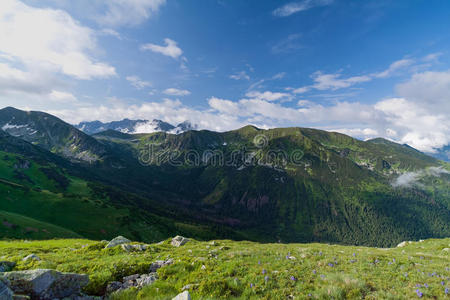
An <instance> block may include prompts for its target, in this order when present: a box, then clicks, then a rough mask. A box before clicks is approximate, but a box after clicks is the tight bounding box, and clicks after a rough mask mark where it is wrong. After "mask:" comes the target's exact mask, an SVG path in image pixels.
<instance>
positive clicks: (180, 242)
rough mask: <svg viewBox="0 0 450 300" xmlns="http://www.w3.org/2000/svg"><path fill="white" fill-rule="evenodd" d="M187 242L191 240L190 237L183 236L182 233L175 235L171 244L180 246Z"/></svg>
mask: <svg viewBox="0 0 450 300" xmlns="http://www.w3.org/2000/svg"><path fill="white" fill-rule="evenodd" d="M187 242H189V239H188V238H185V237H182V236H181V235H177V236H176V237H174V238H173V239H172V242H171V244H172V246H175V247H180V246H183V245H184V244H186V243H187Z"/></svg>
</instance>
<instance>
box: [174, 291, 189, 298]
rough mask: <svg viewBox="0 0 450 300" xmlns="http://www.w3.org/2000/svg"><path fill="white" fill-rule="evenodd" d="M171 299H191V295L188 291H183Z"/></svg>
mask: <svg viewBox="0 0 450 300" xmlns="http://www.w3.org/2000/svg"><path fill="white" fill-rule="evenodd" d="M172 300H191V295H190V294H189V292H188V291H184V292H182V293H181V294H178V295H176V296H175V297H173V298H172Z"/></svg>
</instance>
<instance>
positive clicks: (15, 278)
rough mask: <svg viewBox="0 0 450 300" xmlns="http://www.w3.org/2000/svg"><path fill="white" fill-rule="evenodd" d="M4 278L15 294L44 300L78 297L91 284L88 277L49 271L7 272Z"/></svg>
mask: <svg viewBox="0 0 450 300" xmlns="http://www.w3.org/2000/svg"><path fill="white" fill-rule="evenodd" d="M3 276H4V277H5V278H6V279H7V280H9V282H10V288H11V290H12V291H13V292H14V293H16V294H25V295H30V296H31V297H32V298H36V299H43V300H47V299H55V298H64V297H69V296H72V295H78V294H80V290H81V288H83V287H84V286H86V285H87V284H88V283H89V277H88V276H87V275H81V274H75V273H61V272H58V271H55V270H47V269H36V270H27V271H15V272H6V273H3Z"/></svg>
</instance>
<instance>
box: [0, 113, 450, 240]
mask: <svg viewBox="0 0 450 300" xmlns="http://www.w3.org/2000/svg"><path fill="white" fill-rule="evenodd" d="M10 111H11V112H12V115H10V116H8V115H7V113H6V112H4V111H3V117H2V119H5V120H7V121H6V123H5V124H10V126H12V125H16V126H23V125H24V124H33V122H35V123H36V121H33V120H35V116H36V115H38V116H47V115H46V114H43V115H40V114H39V113H30V114H28V113H25V112H20V111H19V113H18V112H16V110H10ZM16 114H18V115H23V114H25V116H27V115H30V119H28V120H27V119H26V118H23V121H21V122H16V123H14V121H13V120H15V119H14V118H13V117H14V116H15V115H16ZM5 115H6V117H5ZM38 119H39V118H38ZM55 119H56V118H54V119H53V118H50V117H48V116H47V119H45V118H40V119H39V120H40V121H39V122H40V123H39V124H41V125H40V126H41V127H42V128H49V130H47V131H43V132H42V133H41V132H39V135H38V136H40V137H42V141H41V139H35V140H33V139H31V137H30V136H33V135H30V134H25V133H23V132H22V131H21V134H18V133H16V132H11V133H15V134H16V137H13V136H11V135H9V134H7V135H6V136H5V137H6V138H5V139H4V140H2V143H0V149H4V150H2V151H3V152H4V153H3V154H2V155H3V160H1V157H0V161H3V169H4V170H8V172H9V173H5V174H9V175H8V176H4V177H5V178H3V179H4V180H6V181H7V183H5V182H4V183H2V182H0V192H2V193H3V195H5V196H7V197H9V199H10V200H9V201H7V202H5V203H3V204H0V210H3V211H6V212H10V213H15V214H20V215H23V216H24V217H29V218H32V219H35V220H36V221H40V222H46V223H51V224H53V225H55V226H59V227H62V228H64V229H67V230H70V231H73V232H75V233H76V234H80V235H82V236H84V237H88V238H110V237H111V235H112V234H114V233H117V232H118V231H120V230H121V229H123V228H125V229H124V230H126V231H123V232H124V234H125V233H126V234H128V235H129V236H130V237H131V238H133V239H137V240H141V241H155V240H157V239H161V238H163V237H165V236H168V235H169V234H171V235H174V234H178V233H182V234H186V235H189V236H192V237H196V238H201V239H202V238H212V237H222V238H232V239H247V240H255V241H264V242H273V241H282V242H311V241H320V242H337V243H344V244H357V245H376V246H391V245H394V244H397V243H398V242H400V241H402V240H414V239H416V240H417V239H421V238H428V237H446V236H450V195H449V191H450V167H449V165H448V164H447V163H445V162H443V161H439V160H437V159H435V158H432V157H430V156H427V155H425V154H423V153H421V152H419V151H417V150H415V149H413V148H411V147H409V146H406V145H399V144H396V143H392V142H390V141H387V140H384V139H374V140H371V141H366V142H363V141H359V140H356V139H353V138H351V137H349V136H346V135H343V134H339V133H333V132H326V131H321V130H315V129H308V128H277V129H271V130H262V129H258V128H255V127H252V126H246V127H244V128H241V129H239V130H234V131H229V132H223V133H218V132H212V131H206V130H202V131H195V130H191V131H187V132H184V133H181V134H178V135H174V134H169V133H166V132H156V133H151V134H126V133H122V132H118V131H114V130H108V131H105V132H100V133H97V134H95V135H93V136H87V135H86V134H84V133H82V132H80V131H78V130H77V129H75V128H73V127H72V128H70V125H68V124H67V126H69V127H68V128H69V129H70V130H68V131H65V130H55V128H59V126H63V125H64V126H63V127H64V128H66V123H60V122H62V121H60V120H59V121H60V122H59V121H58V122H56V121H55ZM46 120H50V122H48V123H47V122H46ZM56 120H58V119H56ZM51 124H55V125H54V126H51ZM61 124H62V125H61ZM3 126H5V125H3ZM21 128H24V127H21ZM33 128H37V126H34V127H33ZM6 129H7V130H8V129H10V128H6ZM24 130H25V129H24ZM66 132H69V133H70V134H72V135H73V136H78V137H80V138H79V139H78V140H79V141H83V142H82V143H81V144H80V147H85V148H83V149H85V150H84V151H88V152H89V153H98V152H97V149H101V150H102V152H101V156H100V155H98V157H99V159H97V160H95V161H91V162H90V163H89V164H86V163H85V162H83V161H82V160H76V159H73V156H67V155H65V152H64V151H59V150H58V149H60V148H58V147H61V144H62V145H67V144H65V143H61V141H65V138H64V137H67V133H66ZM59 133H60V135H59ZM36 134H37V133H36ZM4 135H5V134H4ZM69 136H70V135H69ZM26 140H29V141H30V140H31V141H32V142H33V143H35V145H32V144H30V143H27V142H26ZM19 141H21V143H24V145H26V146H25V147H28V148H30V147H31V148H32V151H31V152H32V153H35V152H39V151H40V152H42V155H46V156H47V157H48V156H52V157H53V158H52V160H53V162H52V165H50V166H48V167H45V164H44V166H41V165H42V164H43V163H42V161H45V160H46V159H44V158H42V159H40V160H39V159H38V158H36V155H35V154H32V153H31V154H30V153H27V152H18V153H16V151H17V150H16V148H13V147H12V146H11V145H10V144H15V143H19ZM69 145H70V143H69ZM81 145H82V146H81ZM91 146H92V147H93V148H92V149H91V148H90V147H91ZM48 150H51V151H52V152H50V151H48ZM17 154H19V155H17ZM33 155H34V156H33ZM5 157H8V159H6V158H5ZM39 157H40V156H39ZM55 158H57V159H59V160H61V162H59V161H58V162H56V161H55ZM23 160H26V161H29V164H31V165H32V166H35V169H37V170H38V171H36V172H32V171H22V172H20V173H22V174H25V175H26V176H22V175H20V174H19V175H17V174H16V171H17V170H16V169H15V167H14V166H15V165H17V164H19V161H23ZM64 164H66V165H64ZM67 164H70V166H69V167H68V166H67ZM41 168H44V169H50V170H54V171H55V172H52V173H55V174H58V175H55V174H53V175H48V174H50V171H39V170H40V169H41ZM48 176H53V177H54V178H58V179H56V181H55V179H51V177H50V179H49V177H48ZM41 177H43V178H47V179H49V180H50V181H51V182H52V184H53V186H52V185H44V188H43V187H41V185H43V183H40V182H42V181H40V180H41V179H39V180H37V179H35V178H41ZM62 177H64V178H66V179H62ZM58 180H59V181H60V183H55V182H57V181H58ZM55 184H59V186H54V185H55ZM19 186H26V187H27V188H28V189H30V190H31V191H33V192H32V193H38V194H36V195H35V196H34V197H27V196H25V195H26V194H25V192H23V191H22V190H21V188H20V187H19ZM80 186H82V187H83V188H80ZM43 190H48V191H51V192H52V193H53V194H54V195H53V196H52V197H54V199H55V200H56V199H59V200H58V202H57V203H58V205H61V208H62V207H64V205H69V206H70V207H72V208H71V209H69V210H67V209H66V210H65V211H67V212H68V213H67V214H68V216H69V217H64V218H61V219H59V218H52V217H51V216H50V214H51V213H52V212H54V210H55V209H56V208H55V207H53V206H48V203H52V202H51V201H50V202H48V201H47V202H42V201H43V200H39V199H42V198H44V195H46V194H45V193H43ZM74 199H84V200H82V203H79V202H76V201H75V200H74ZM43 203H45V205H43ZM78 205H81V206H78ZM27 206H28V207H36V210H34V211H31V210H29V209H25V207H27ZM75 207H76V209H75ZM94 207H95V209H93V208H94ZM45 211H48V213H47V214H45V213H43V212H45ZM84 211H92V213H95V214H94V215H95V216H96V217H94V218H90V219H89V220H88V221H89V222H86V223H83V226H82V228H81V227H79V224H78V223H77V221H76V220H80V218H81V219H82V220H84V217H83V212H84ZM109 214H111V215H112V216H114V217H112V218H113V219H114V220H116V221H115V222H116V223H114V222H109V221H108V219H107V218H105V219H101V217H100V216H108V215H109ZM53 215H54V213H53ZM70 216H71V218H70ZM99 218H100V219H99ZM103 221H105V222H103ZM8 222H10V221H8ZM96 222H97V223H98V224H96ZM10 223H11V222H10ZM90 227H92V228H91V229H90Z"/></svg>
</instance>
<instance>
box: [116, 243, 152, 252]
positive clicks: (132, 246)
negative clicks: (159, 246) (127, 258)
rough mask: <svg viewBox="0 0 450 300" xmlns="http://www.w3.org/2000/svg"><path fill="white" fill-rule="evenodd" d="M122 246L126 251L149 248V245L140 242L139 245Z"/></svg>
mask: <svg viewBox="0 0 450 300" xmlns="http://www.w3.org/2000/svg"><path fill="white" fill-rule="evenodd" d="M121 247H122V249H123V250H124V251H126V252H131V251H145V250H147V245H141V244H138V245H132V244H122V246H121Z"/></svg>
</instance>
